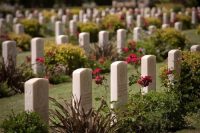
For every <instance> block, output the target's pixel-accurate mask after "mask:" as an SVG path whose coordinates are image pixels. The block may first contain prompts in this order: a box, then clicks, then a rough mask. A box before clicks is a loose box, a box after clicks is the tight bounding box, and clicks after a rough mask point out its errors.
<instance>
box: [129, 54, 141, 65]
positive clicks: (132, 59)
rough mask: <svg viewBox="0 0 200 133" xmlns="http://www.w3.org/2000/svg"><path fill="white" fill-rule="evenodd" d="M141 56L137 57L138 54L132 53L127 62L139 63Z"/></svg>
mask: <svg viewBox="0 0 200 133" xmlns="http://www.w3.org/2000/svg"><path fill="white" fill-rule="evenodd" d="M140 59H141V58H140V57H137V55H136V54H130V55H129V56H128V57H127V58H126V62H127V63H136V64H137V63H138V62H139V61H140Z"/></svg>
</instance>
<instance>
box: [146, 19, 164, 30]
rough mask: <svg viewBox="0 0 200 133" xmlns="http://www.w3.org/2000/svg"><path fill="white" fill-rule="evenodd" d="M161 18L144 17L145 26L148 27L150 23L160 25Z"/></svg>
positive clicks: (158, 26)
mask: <svg viewBox="0 0 200 133" xmlns="http://www.w3.org/2000/svg"><path fill="white" fill-rule="evenodd" d="M161 24H162V23H161V20H160V19H158V18H154V17H149V18H145V27H146V28H148V26H150V25H154V26H156V27H157V28H160V27H161Z"/></svg>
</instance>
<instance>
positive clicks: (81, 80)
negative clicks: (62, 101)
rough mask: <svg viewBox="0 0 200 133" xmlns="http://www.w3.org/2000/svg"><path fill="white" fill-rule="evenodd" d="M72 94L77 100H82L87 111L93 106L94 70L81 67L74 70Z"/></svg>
mask: <svg viewBox="0 0 200 133" xmlns="http://www.w3.org/2000/svg"><path fill="white" fill-rule="evenodd" d="M72 79H73V80H72V84H73V86H72V88H73V90H72V94H73V97H74V99H75V100H76V101H80V105H81V107H82V108H83V109H84V111H85V112H87V111H89V110H90V109H91V108H92V71H91V70H90V69H88V68H80V69H77V70H75V71H74V72H73V76H72Z"/></svg>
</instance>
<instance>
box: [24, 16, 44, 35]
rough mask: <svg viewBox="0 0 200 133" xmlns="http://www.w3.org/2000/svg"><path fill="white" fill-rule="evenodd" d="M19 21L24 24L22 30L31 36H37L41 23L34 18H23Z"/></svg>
mask: <svg viewBox="0 0 200 133" xmlns="http://www.w3.org/2000/svg"><path fill="white" fill-rule="evenodd" d="M21 23H22V24H23V26H24V31H25V33H26V34H29V35H30V36H32V37H39V36H41V34H40V29H41V25H40V23H39V22H38V20H36V19H23V20H21Z"/></svg>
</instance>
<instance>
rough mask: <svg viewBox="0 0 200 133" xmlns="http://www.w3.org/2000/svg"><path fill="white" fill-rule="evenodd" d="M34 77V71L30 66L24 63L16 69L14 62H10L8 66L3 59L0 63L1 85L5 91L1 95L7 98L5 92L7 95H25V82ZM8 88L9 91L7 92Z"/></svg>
mask: <svg viewBox="0 0 200 133" xmlns="http://www.w3.org/2000/svg"><path fill="white" fill-rule="evenodd" d="M33 77H34V74H33V73H32V69H31V66H30V65H29V64H27V63H23V64H21V65H20V66H17V67H16V66H15V65H14V63H13V61H11V60H10V61H9V62H8V65H6V64H5V63H4V62H3V59H2V61H1V62H0V84H1V85H3V88H4V89H3V88H2V89H3V90H4V91H3V92H2V94H0V95H1V96H6V95H4V92H8V94H7V95H13V94H15V93H23V92H24V83H25V81H27V80H28V79H30V78H33ZM5 83H6V84H7V86H6V85H5ZM6 88H7V89H8V90H5V89H6Z"/></svg>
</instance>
